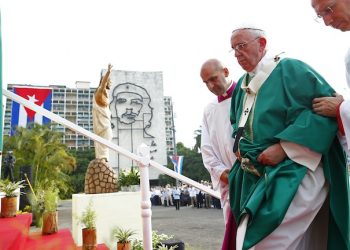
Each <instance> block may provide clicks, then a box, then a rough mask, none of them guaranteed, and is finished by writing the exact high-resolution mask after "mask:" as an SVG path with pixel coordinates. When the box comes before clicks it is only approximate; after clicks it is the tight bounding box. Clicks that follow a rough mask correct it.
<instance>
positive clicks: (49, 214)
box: [42, 187, 58, 234]
mask: <svg viewBox="0 0 350 250" xmlns="http://www.w3.org/2000/svg"><path fill="white" fill-rule="evenodd" d="M57 206H58V189H56V188H54V187H50V188H48V189H47V190H45V191H44V213H43V226H42V234H53V233H57V231H58V226H57V225H58V214H57Z"/></svg>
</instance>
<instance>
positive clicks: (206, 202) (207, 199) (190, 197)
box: [151, 181, 222, 210]
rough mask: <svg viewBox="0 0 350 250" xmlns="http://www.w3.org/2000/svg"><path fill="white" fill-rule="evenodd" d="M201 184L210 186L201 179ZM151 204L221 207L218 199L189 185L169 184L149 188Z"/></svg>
mask: <svg viewBox="0 0 350 250" xmlns="http://www.w3.org/2000/svg"><path fill="white" fill-rule="evenodd" d="M202 184H203V185H206V186H209V187H211V183H209V182H207V181H202ZM151 203H152V206H164V207H171V206H174V207H175V208H176V210H179V209H180V207H181V206H185V207H192V208H217V209H221V208H222V206H221V202H220V200H219V199H217V198H215V197H212V196H211V195H209V194H207V193H205V192H203V191H201V190H199V189H198V188H196V187H193V186H189V185H186V184H184V185H181V186H178V187H176V186H171V185H170V184H167V185H166V186H154V187H152V188H151Z"/></svg>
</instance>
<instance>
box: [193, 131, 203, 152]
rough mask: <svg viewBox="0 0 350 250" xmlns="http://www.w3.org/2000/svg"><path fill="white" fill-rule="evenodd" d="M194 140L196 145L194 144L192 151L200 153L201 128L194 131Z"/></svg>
mask: <svg viewBox="0 0 350 250" xmlns="http://www.w3.org/2000/svg"><path fill="white" fill-rule="evenodd" d="M194 135H195V137H194V139H195V140H196V144H194V147H193V150H194V151H195V152H197V153H198V152H200V150H201V139H202V127H200V128H199V129H196V130H195V131H194Z"/></svg>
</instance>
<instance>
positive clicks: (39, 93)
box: [11, 87, 52, 135]
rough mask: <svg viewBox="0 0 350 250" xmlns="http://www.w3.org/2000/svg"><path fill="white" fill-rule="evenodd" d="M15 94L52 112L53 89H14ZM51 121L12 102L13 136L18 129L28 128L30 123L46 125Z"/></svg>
mask: <svg viewBox="0 0 350 250" xmlns="http://www.w3.org/2000/svg"><path fill="white" fill-rule="evenodd" d="M13 92H14V93H15V94H17V95H19V96H21V97H23V98H25V99H27V100H29V101H30V102H33V103H35V104H36V105H39V106H41V107H43V108H45V109H47V110H50V111H51V100H52V89H48V88H30V87H14V88H13ZM48 122H50V119H48V118H46V117H44V116H42V115H41V114H37V113H36V112H35V111H33V110H31V109H29V108H26V107H24V106H23V105H21V104H18V103H17V102H15V101H12V117H11V135H14V134H15V131H16V127H27V124H29V123H38V124H46V123H48Z"/></svg>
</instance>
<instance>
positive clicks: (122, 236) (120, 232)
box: [112, 227, 135, 250]
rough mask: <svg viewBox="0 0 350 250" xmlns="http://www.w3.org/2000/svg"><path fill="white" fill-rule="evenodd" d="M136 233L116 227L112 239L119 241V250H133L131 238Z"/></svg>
mask: <svg viewBox="0 0 350 250" xmlns="http://www.w3.org/2000/svg"><path fill="white" fill-rule="evenodd" d="M133 235H135V231H133V230H130V229H122V228H120V227H116V228H114V229H113V230H112V237H113V238H114V239H116V240H117V250H131V236H133Z"/></svg>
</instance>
